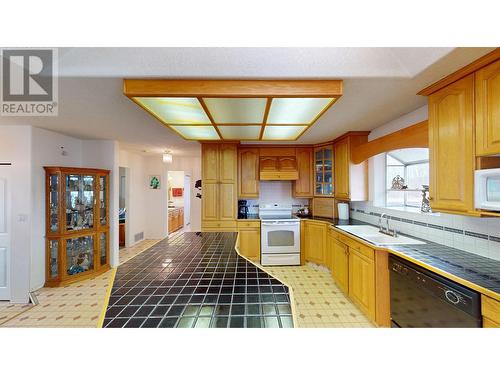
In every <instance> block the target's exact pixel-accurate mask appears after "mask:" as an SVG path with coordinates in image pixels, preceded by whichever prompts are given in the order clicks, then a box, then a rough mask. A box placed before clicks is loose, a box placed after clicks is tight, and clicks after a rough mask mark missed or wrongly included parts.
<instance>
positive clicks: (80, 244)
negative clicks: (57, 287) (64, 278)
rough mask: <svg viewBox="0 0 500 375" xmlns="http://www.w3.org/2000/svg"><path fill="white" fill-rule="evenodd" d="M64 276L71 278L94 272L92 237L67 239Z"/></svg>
mask: <svg viewBox="0 0 500 375" xmlns="http://www.w3.org/2000/svg"><path fill="white" fill-rule="evenodd" d="M65 241H66V243H65V250H66V254H65V255H66V264H65V267H66V274H67V275H69V276H73V275H76V274H79V273H83V272H87V271H93V270H94V251H95V247H94V242H95V241H94V236H81V237H72V238H67V239H66V240H65Z"/></svg>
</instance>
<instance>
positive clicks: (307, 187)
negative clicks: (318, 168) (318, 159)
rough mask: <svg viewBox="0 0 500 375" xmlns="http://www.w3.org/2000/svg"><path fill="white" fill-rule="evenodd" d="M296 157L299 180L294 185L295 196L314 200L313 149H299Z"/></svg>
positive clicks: (296, 151)
mask: <svg viewBox="0 0 500 375" xmlns="http://www.w3.org/2000/svg"><path fill="white" fill-rule="evenodd" d="M295 157H296V159H297V170H298V172H299V178H298V179H297V180H295V181H294V183H293V195H294V196H295V197H300V198H312V197H313V195H314V190H313V189H314V186H313V169H312V168H313V160H312V157H313V153H312V148H309V147H297V149H296V150H295Z"/></svg>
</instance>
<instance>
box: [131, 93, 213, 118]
mask: <svg viewBox="0 0 500 375" xmlns="http://www.w3.org/2000/svg"><path fill="white" fill-rule="evenodd" d="M135 100H137V102H138V103H139V104H141V105H142V106H143V107H144V108H146V109H147V110H148V111H149V112H151V113H153V114H154V115H155V116H157V117H158V118H159V119H160V120H161V121H163V122H164V123H166V124H190V125H205V124H211V122H210V119H209V118H208V116H207V114H206V113H205V111H204V110H203V107H202V106H201V104H200V102H199V100H198V99H197V98H153V97H151V98H146V97H136V98H135Z"/></svg>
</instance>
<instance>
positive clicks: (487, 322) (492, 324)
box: [483, 318, 500, 328]
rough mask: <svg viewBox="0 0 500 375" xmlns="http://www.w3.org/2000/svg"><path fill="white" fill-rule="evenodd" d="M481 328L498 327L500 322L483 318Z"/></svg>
mask: <svg viewBox="0 0 500 375" xmlns="http://www.w3.org/2000/svg"><path fill="white" fill-rule="evenodd" d="M483 328H500V323H497V322H495V321H493V320H491V319H488V318H483Z"/></svg>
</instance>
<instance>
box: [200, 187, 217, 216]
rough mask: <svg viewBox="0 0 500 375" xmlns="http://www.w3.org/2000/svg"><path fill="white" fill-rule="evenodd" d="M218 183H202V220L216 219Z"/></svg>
mask: <svg viewBox="0 0 500 375" xmlns="http://www.w3.org/2000/svg"><path fill="white" fill-rule="evenodd" d="M218 200H219V184H217V183H203V193H202V220H217V219H218V216H219V215H218V212H217V211H218V210H217V208H218V204H219V202H218Z"/></svg>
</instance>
